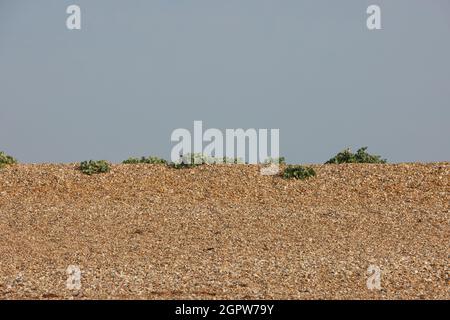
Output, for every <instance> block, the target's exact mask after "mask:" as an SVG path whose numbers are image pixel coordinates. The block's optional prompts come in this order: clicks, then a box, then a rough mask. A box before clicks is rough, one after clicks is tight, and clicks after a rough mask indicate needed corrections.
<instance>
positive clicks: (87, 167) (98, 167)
mask: <svg viewBox="0 0 450 320" xmlns="http://www.w3.org/2000/svg"><path fill="white" fill-rule="evenodd" d="M80 170H81V172H83V173H84V174H87V175H92V174H97V173H106V172H109V170H110V168H109V163H108V162H107V161H105V160H98V161H94V160H89V161H83V162H81V163H80Z"/></svg>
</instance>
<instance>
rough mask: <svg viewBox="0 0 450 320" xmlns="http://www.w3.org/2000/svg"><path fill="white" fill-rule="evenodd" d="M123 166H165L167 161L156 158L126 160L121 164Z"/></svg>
mask: <svg viewBox="0 0 450 320" xmlns="http://www.w3.org/2000/svg"><path fill="white" fill-rule="evenodd" d="M122 163H123V164H138V163H147V164H167V161H166V160H165V159H162V158H158V157H148V158H146V157H141V158H128V159H127V160H125V161H123V162H122Z"/></svg>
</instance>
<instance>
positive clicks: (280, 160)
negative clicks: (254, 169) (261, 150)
mask: <svg viewBox="0 0 450 320" xmlns="http://www.w3.org/2000/svg"><path fill="white" fill-rule="evenodd" d="M272 163H278V164H286V158H285V157H279V158H271V157H269V158H267V159H266V160H265V161H264V164H272Z"/></svg>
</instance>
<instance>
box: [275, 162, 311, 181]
mask: <svg viewBox="0 0 450 320" xmlns="http://www.w3.org/2000/svg"><path fill="white" fill-rule="evenodd" d="M315 175H316V172H315V171H314V169H313V168H311V167H304V166H300V165H290V166H288V167H287V168H286V169H284V171H283V178H286V179H292V178H294V179H300V180H305V179H307V178H310V177H314V176H315Z"/></svg>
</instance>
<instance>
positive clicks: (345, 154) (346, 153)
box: [325, 147, 386, 164]
mask: <svg viewBox="0 0 450 320" xmlns="http://www.w3.org/2000/svg"><path fill="white" fill-rule="evenodd" d="M366 150H367V147H363V148H359V149H358V150H357V151H356V153H352V152H351V151H350V149H345V150H343V151H341V152H339V153H338V154H337V155H335V156H334V157H333V158H331V159H330V160H328V161H327V162H325V164H332V163H334V164H340V163H386V159H382V158H381V156H378V155H372V154H369V153H367V152H366Z"/></svg>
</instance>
